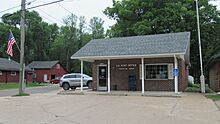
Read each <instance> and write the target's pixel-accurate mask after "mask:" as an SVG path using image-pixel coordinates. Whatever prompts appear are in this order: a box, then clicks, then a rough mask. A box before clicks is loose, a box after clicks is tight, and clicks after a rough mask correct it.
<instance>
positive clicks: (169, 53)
mask: <svg viewBox="0 0 220 124" xmlns="http://www.w3.org/2000/svg"><path fill="white" fill-rule="evenodd" d="M189 53H190V32H180V33H169V34H156V35H144V36H132V37H119V38H108V39H94V40H92V41H90V42H89V43H87V44H86V45H85V46H84V47H82V48H81V49H80V50H79V51H78V52H76V53H75V54H74V55H73V56H72V57H71V59H79V60H81V68H83V61H87V62H91V63H92V65H93V71H92V77H93V84H92V87H93V90H105V91H108V92H110V91H111V90H139V91H142V93H144V91H175V93H178V92H179V91H184V90H185V89H186V87H187V77H188V70H187V69H188V68H187V66H188V65H189V63H190V61H189V58H190V54H189ZM82 70H83V69H82ZM81 73H82V72H81ZM81 89H82V88H81Z"/></svg>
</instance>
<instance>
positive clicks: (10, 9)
mask: <svg viewBox="0 0 220 124" xmlns="http://www.w3.org/2000/svg"><path fill="white" fill-rule="evenodd" d="M20 6H21V5H17V6H13V7H11V8H8V9H5V10H3V11H0V13H3V12H6V11H9V10H12V9H15V8H18V7H20Z"/></svg>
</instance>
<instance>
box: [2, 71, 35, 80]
mask: <svg viewBox="0 0 220 124" xmlns="http://www.w3.org/2000/svg"><path fill="white" fill-rule="evenodd" d="M30 77H32V73H26V74H25V79H27V82H32V78H30ZM7 82H13V83H18V82H19V72H18V71H16V75H11V71H2V75H0V83H7Z"/></svg>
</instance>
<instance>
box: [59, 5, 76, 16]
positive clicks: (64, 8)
mask: <svg viewBox="0 0 220 124" xmlns="http://www.w3.org/2000/svg"><path fill="white" fill-rule="evenodd" d="M57 4H58V5H59V6H60V7H61V8H63V9H64V10H66V11H67V12H69V13H70V14H73V13H72V12H71V11H69V10H68V9H66V8H65V7H63V6H62V5H60V4H59V3H57Z"/></svg>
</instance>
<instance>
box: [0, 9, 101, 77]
mask: <svg viewBox="0 0 220 124" xmlns="http://www.w3.org/2000/svg"><path fill="white" fill-rule="evenodd" d="M94 18H97V17H94ZM96 21H97V22H96ZM63 22H64V24H65V25H63V26H61V27H58V26H57V24H48V23H47V22H44V21H43V19H42V18H41V17H40V15H39V14H38V13H37V12H36V11H31V12H29V11H27V12H26V41H25V62H26V64H28V63H30V62H32V61H34V60H35V61H41V60H42V61H43V60H59V61H60V62H61V63H62V65H63V66H64V67H66V68H67V70H68V71H69V72H80V62H79V61H78V60H71V59H70V57H71V56H72V55H73V54H74V53H75V52H76V51H78V50H79V49H80V48H81V47H83V46H84V45H85V44H86V43H87V42H89V41H90V40H91V39H93V38H101V37H102V36H104V28H103V21H102V20H101V19H99V18H98V20H95V23H93V24H90V26H92V27H98V28H97V29H96V30H97V31H98V32H97V31H94V32H88V30H93V29H90V28H91V27H87V26H86V21H85V17H83V16H81V17H79V18H78V17H77V16H76V15H74V14H71V15H69V16H67V17H66V18H64V19H63ZM102 29H103V31H102ZM9 30H12V32H13V34H14V37H15V39H16V41H17V43H18V45H19V44H20V11H18V12H15V13H12V14H10V13H8V14H5V15H3V17H2V23H0V38H1V41H0V57H7V54H6V52H5V51H6V50H7V39H8V33H9ZM19 46H20V45H19ZM13 50H14V57H13V58H12V59H14V60H16V61H17V62H19V57H20V56H19V51H18V49H17V47H16V46H14V47H13ZM90 66H91V65H90V64H89V63H85V70H84V71H85V73H87V74H91V67H90Z"/></svg>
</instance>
